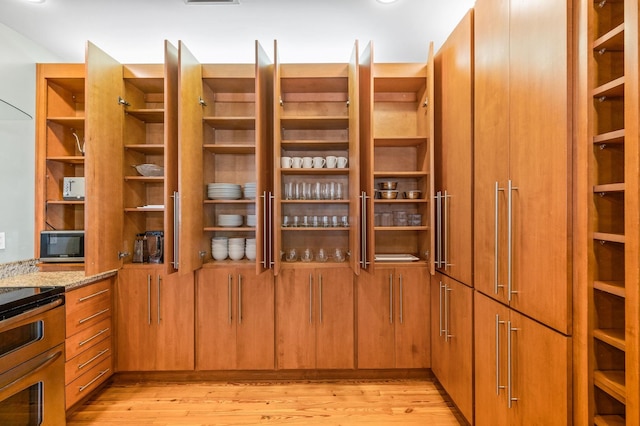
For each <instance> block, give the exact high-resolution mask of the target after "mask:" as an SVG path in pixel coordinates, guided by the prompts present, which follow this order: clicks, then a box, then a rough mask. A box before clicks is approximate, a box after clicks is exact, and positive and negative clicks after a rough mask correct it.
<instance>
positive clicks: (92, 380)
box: [78, 368, 110, 392]
mask: <svg viewBox="0 0 640 426" xmlns="http://www.w3.org/2000/svg"><path fill="white" fill-rule="evenodd" d="M109 370H110V368H107V369H105V370H102V371H101V372H99V373H98V375H97V376H96V377H94V378H93V379H91V380H90V381H89V383H87V384H86V385H82V386H79V387H78V392H84V390H85V389H86V388H88V387H89V386H91V385H92V384H94V383H95V382H97V381H98V380H100V378H101V377H102V376H104V375H105V374H107V373H108V372H109Z"/></svg>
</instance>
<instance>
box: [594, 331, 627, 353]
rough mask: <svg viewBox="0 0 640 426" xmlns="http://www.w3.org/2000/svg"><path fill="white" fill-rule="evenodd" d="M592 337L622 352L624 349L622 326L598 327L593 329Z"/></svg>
mask: <svg viewBox="0 0 640 426" xmlns="http://www.w3.org/2000/svg"><path fill="white" fill-rule="evenodd" d="M593 337H594V338H596V339H598V340H600V341H601V342H605V343H606V344H608V345H611V346H613V347H614V348H617V349H620V350H621V351H623V352H624V351H625V341H624V329H622V328H606V329H602V328H599V329H596V330H593Z"/></svg>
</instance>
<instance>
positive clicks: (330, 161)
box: [326, 155, 338, 169]
mask: <svg viewBox="0 0 640 426" xmlns="http://www.w3.org/2000/svg"><path fill="white" fill-rule="evenodd" d="M326 164H327V169H335V168H336V165H338V157H336V156H334V155H328V156H327V163H326Z"/></svg>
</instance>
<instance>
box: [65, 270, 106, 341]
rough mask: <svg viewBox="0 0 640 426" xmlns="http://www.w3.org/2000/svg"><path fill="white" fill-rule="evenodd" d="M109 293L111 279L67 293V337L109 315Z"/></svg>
mask: <svg viewBox="0 0 640 426" xmlns="http://www.w3.org/2000/svg"><path fill="white" fill-rule="evenodd" d="M111 293H112V286H111V280H104V281H100V282H98V283H96V284H93V285H90V286H87V287H82V288H80V289H78V290H73V291H71V292H69V293H67V295H66V306H67V308H66V309H67V337H71V336H73V335H74V334H75V333H77V332H78V331H80V330H83V329H85V328H87V327H90V326H91V325H94V324H97V323H98V322H100V321H102V320H103V319H104V318H106V317H109V316H111Z"/></svg>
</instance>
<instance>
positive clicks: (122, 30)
mask: <svg viewBox="0 0 640 426" xmlns="http://www.w3.org/2000/svg"><path fill="white" fill-rule="evenodd" d="M239 1H240V4H238V5H186V4H185V1H184V0H45V2H44V3H41V4H33V3H29V2H27V1H26V0H0V22H1V23H3V24H5V25H7V26H8V27H10V28H12V29H13V30H15V31H17V32H18V33H21V34H22V35H24V36H26V37H27V38H30V39H31V40H33V41H35V42H36V43H38V44H40V45H41V46H43V47H44V48H46V49H47V50H49V51H51V52H52V53H54V54H55V55H57V56H59V57H60V60H61V61H64V62H83V61H84V50H85V42H86V41H87V40H89V41H91V42H93V43H94V44H96V45H97V46H98V47H100V48H101V49H102V50H104V51H105V52H106V53H108V54H109V55H111V56H113V57H114V58H115V59H117V60H118V61H120V62H122V63H136V62H137V63H154V62H156V63H157V62H162V60H163V43H164V40H165V39H166V40H169V41H170V42H171V43H172V44H174V45H176V46H177V43H178V40H182V41H183V42H184V43H185V45H186V46H187V47H188V48H189V50H191V52H192V53H193V54H194V55H195V56H196V57H197V58H198V60H199V61H200V62H203V63H215V62H225V63H234V62H238V63H247V62H253V60H254V49H253V46H254V43H255V40H258V41H259V42H260V44H261V45H262V47H263V48H264V50H265V51H266V52H267V53H269V54H270V56H271V55H272V54H273V41H274V40H277V42H278V56H279V59H280V61H281V62H283V63H295V62H346V61H348V60H349V57H350V56H351V52H352V50H353V46H354V44H355V41H356V40H358V42H359V45H360V49H361V50H362V48H363V47H364V46H365V45H366V44H367V43H368V42H369V41H372V42H373V46H374V58H375V61H376V62H421V61H424V60H425V59H426V57H427V51H428V43H429V41H433V42H434V44H435V48H436V50H437V49H438V48H439V46H440V45H441V44H442V43H443V42H444V40H446V37H447V35H448V34H449V33H450V32H451V30H452V29H453V28H454V27H455V25H456V24H457V22H458V21H459V20H460V19H461V18H462V16H464V14H465V13H466V12H467V11H468V10H469V8H471V7H473V4H474V0H398V1H397V2H396V3H394V4H381V3H379V2H378V1H376V0H239Z"/></svg>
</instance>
